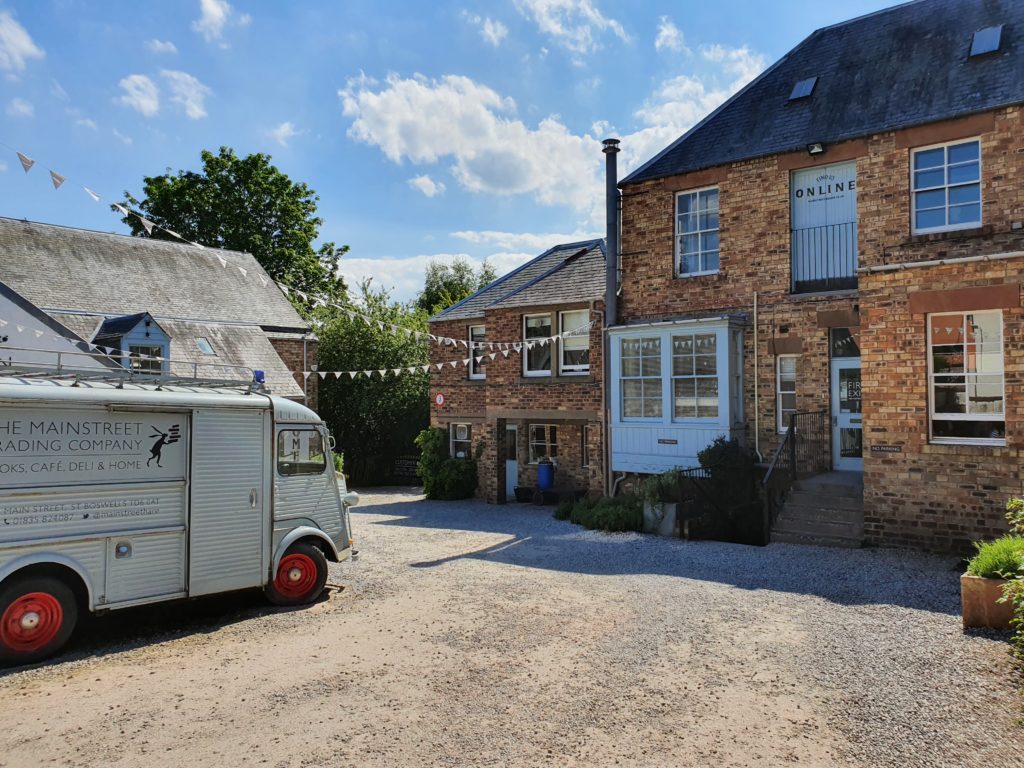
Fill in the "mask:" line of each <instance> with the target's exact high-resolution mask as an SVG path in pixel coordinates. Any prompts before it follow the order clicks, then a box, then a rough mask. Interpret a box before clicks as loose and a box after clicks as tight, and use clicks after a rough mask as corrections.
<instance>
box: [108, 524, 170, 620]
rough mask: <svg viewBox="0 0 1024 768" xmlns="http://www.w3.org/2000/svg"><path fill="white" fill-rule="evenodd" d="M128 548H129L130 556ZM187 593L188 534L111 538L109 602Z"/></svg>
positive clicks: (157, 534)
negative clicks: (186, 548)
mask: <svg viewBox="0 0 1024 768" xmlns="http://www.w3.org/2000/svg"><path fill="white" fill-rule="evenodd" d="M125 547H128V548H129V549H128V552H127V554H125V552H124V548H125ZM119 553H120V556H119ZM184 591H185V532H184V531H181V532H178V533H155V534H149V535H141V536H117V537H113V538H110V539H107V601H108V602H111V603H117V602H121V601H122V600H136V599H140V598H144V597H159V596H161V595H173V594H177V593H181V592H184Z"/></svg>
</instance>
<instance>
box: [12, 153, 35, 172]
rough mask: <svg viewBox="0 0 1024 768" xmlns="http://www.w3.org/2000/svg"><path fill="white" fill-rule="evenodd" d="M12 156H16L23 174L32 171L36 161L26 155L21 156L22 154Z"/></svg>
mask: <svg viewBox="0 0 1024 768" xmlns="http://www.w3.org/2000/svg"><path fill="white" fill-rule="evenodd" d="M14 154H16V155H17V156H18V162H20V163H21V167H22V168H24V169H25V173H28V172H29V171H31V170H32V166H33V165H35V164H36V161H35V160H33V159H32V158H31V157H29V156H28V155H23V154H21V152H15V153H14Z"/></svg>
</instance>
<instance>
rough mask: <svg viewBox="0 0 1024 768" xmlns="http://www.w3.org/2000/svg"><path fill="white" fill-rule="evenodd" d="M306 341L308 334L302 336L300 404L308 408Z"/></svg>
mask: <svg viewBox="0 0 1024 768" xmlns="http://www.w3.org/2000/svg"><path fill="white" fill-rule="evenodd" d="M308 341H309V334H303V335H302V404H303V405H304V406H306V407H307V408H308V407H309V376H307V375H306V371H308V370H309V365H308V361H307V360H306V355H307V352H308Z"/></svg>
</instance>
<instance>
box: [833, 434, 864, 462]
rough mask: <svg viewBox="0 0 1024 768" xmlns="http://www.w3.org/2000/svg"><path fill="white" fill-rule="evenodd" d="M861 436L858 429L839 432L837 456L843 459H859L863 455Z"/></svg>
mask: <svg viewBox="0 0 1024 768" xmlns="http://www.w3.org/2000/svg"><path fill="white" fill-rule="evenodd" d="M862 440H863V434H862V433H861V431H860V430H859V429H847V428H846V427H844V428H843V429H840V430H839V455H840V456H841V457H842V458H844V459H859V458H860V457H861V455H862V454H863V447H862Z"/></svg>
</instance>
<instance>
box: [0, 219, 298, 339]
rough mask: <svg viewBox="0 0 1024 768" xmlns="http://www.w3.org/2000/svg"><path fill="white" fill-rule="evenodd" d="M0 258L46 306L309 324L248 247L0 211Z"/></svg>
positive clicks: (9, 276)
mask: <svg viewBox="0 0 1024 768" xmlns="http://www.w3.org/2000/svg"><path fill="white" fill-rule="evenodd" d="M218 254H219V255H220V256H222V257H223V258H224V259H226V260H227V262H228V266H227V267H223V266H221V263H220V261H219V260H218V258H217V255H218ZM0 265H2V272H0V280H2V281H3V282H4V283H6V284H7V285H9V286H11V287H12V288H13V289H14V290H16V291H18V292H19V293H20V294H21V295H22V296H24V297H25V298H27V299H28V300H29V301H31V302H32V303H34V304H35V305H36V306H38V307H41V308H42V309H44V310H46V311H47V312H50V311H54V312H59V311H68V310H72V311H78V312H87V313H91V314H99V315H107V316H120V315H126V314H132V313H136V312H149V313H150V314H152V315H153V316H154V317H157V318H160V319H164V318H179V319H188V320H212V321H216V322H223V323H246V324H251V325H259V326H271V327H281V328H289V329H295V330H307V329H308V328H309V326H308V324H307V323H306V322H305V321H304V320H303V319H302V318H301V317H300V316H299V314H298V313H297V312H296V311H295V308H294V307H292V305H291V302H289V301H288V299H287V297H286V296H285V295H284V294H283V293H282V292H281V289H280V288H278V287H277V285H276V284H274V283H273V281H271V280H270V277H269V276H268V275H267V273H266V272H265V271H264V270H263V268H262V267H261V266H260V265H259V263H258V262H257V261H256V259H255V258H253V257H252V256H251V255H250V254H248V253H240V252H238V251H223V250H216V249H213V248H204V249H199V248H196V247H195V246H190V245H180V244H178V243H169V242H166V241H162V240H149V239H147V238H142V237H130V236H127V235H113V234H107V233H103V232H93V231H90V230H83V229H72V228H69V227H60V226H56V225H53V224H39V223H36V222H29V221H23V220H19V219H9V218H3V217H0ZM237 267H242V268H243V269H245V270H246V272H247V275H245V276H243V275H242V273H241V272H239V270H238V269H237ZM260 275H262V276H263V277H264V278H266V279H267V280H268V281H269V282H268V284H267V286H266V287H264V286H263V283H262V282H261V281H260V279H259V276H260Z"/></svg>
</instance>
